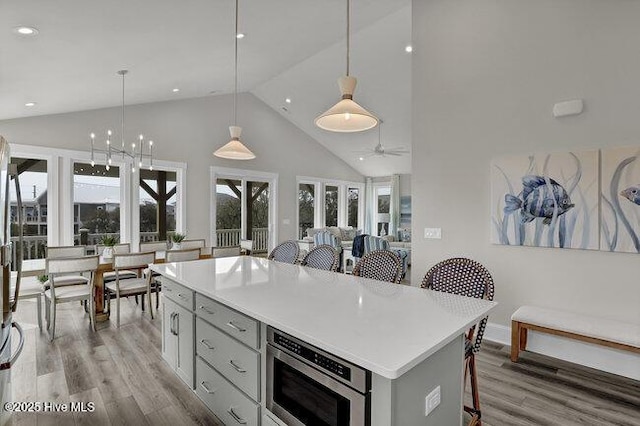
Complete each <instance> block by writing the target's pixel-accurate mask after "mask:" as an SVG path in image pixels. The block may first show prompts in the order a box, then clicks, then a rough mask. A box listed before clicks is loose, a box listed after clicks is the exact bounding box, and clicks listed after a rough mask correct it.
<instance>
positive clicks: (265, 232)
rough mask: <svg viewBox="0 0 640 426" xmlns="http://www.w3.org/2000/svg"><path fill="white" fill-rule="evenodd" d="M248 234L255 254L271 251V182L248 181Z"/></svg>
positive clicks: (247, 237)
mask: <svg viewBox="0 0 640 426" xmlns="http://www.w3.org/2000/svg"><path fill="white" fill-rule="evenodd" d="M246 186H247V203H246V206H247V208H246V215H245V217H246V218H247V219H246V220H247V224H246V227H245V229H246V234H245V239H247V240H252V241H253V252H254V253H266V252H268V251H269V182H259V181H247V183H246Z"/></svg>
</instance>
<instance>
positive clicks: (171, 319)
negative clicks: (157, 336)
mask: <svg viewBox="0 0 640 426" xmlns="http://www.w3.org/2000/svg"><path fill="white" fill-rule="evenodd" d="M175 314H176V313H175V312H172V313H171V315H169V331H170V332H171V334H174V332H173V316H174V315H175Z"/></svg>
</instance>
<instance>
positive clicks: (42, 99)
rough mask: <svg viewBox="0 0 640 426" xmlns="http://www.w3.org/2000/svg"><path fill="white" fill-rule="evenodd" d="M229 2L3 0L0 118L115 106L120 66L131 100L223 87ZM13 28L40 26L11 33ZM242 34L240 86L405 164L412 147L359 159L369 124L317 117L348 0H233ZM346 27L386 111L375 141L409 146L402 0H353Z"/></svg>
mask: <svg viewBox="0 0 640 426" xmlns="http://www.w3.org/2000/svg"><path fill="white" fill-rule="evenodd" d="M233 8H234V2H233V1H232V0H181V1H179V2H177V1H175V0H128V1H127V0H109V1H103V2H95V1H91V2H90V1H86V0H58V1H50V0H23V1H14V0H0V119H8V118H17V117H26V116H32V115H44V114H54V113H62V112H71V111H80V110H87V109H95V108H103V107H109V106H115V105H118V104H119V103H120V91H119V88H120V80H119V79H118V76H117V75H116V71H117V70H119V69H129V70H130V75H129V76H128V77H127V92H126V93H127V103H128V104H137V103H147V102H158V101H166V100H174V99H180V98H191V97H199V96H209V95H212V94H214V95H215V94H223V93H229V92H231V91H232V89H233V31H234V30H233V24H234V23H233ZM18 26H30V27H35V28H37V29H38V34H37V35H36V36H32V37H26V36H21V35H18V34H16V33H15V32H14V28H16V27H18ZM240 32H242V33H245V34H246V37H245V38H244V39H242V40H240V41H239V43H240V57H239V67H240V77H239V85H240V91H250V92H252V93H254V94H255V95H256V96H258V97H259V98H261V99H262V100H263V101H264V102H265V103H267V104H268V105H270V106H271V107H273V108H274V109H276V110H278V111H280V112H281V113H282V114H283V116H284V117H285V118H287V119H288V120H290V121H291V122H292V123H294V124H295V125H297V126H298V127H300V128H301V129H302V130H304V131H305V132H307V133H308V134H309V135H311V136H312V137H313V138H315V139H316V140H317V141H318V142H319V143H321V144H323V145H324V146H326V147H327V148H328V149H329V150H331V151H333V152H334V153H335V154H336V155H338V156H339V157H341V158H343V159H345V161H347V162H348V163H349V164H351V165H352V166H353V167H354V168H356V169H357V170H358V171H360V172H361V173H363V174H365V175H372V176H380V175H385V174H390V173H410V156H408V155H405V156H403V157H384V158H383V157H374V158H366V159H365V160H364V161H360V160H359V157H360V155H359V154H358V153H356V152H355V151H359V150H362V149H365V148H373V147H374V146H375V144H376V143H377V141H378V132H377V130H373V131H368V132H364V133H359V134H355V135H354V134H334V133H330V132H326V131H322V130H320V129H318V128H316V127H315V126H314V124H313V119H314V118H315V117H316V116H317V115H318V114H319V113H321V112H323V111H324V110H325V109H327V108H328V107H329V106H331V105H332V104H333V103H335V102H336V101H337V100H338V99H339V91H338V87H337V84H336V79H337V78H338V77H339V76H340V75H342V74H344V70H345V58H344V56H345V46H344V45H345V43H344V34H345V0H322V1H318V0H240ZM352 32H353V38H352V44H351V46H352V54H351V73H352V74H353V75H354V76H356V77H357V78H358V88H357V90H356V94H355V99H356V101H358V102H359V103H361V104H362V105H363V106H365V107H366V108H368V109H370V110H371V111H372V112H374V113H376V114H377V115H379V116H380V117H381V118H383V120H384V122H385V123H384V125H383V127H382V143H383V145H387V146H400V145H402V146H405V147H407V148H410V145H411V143H410V136H411V135H410V127H411V126H410V119H411V117H410V115H411V114H410V103H411V99H410V84H411V75H410V69H411V67H410V61H411V55H410V54H407V53H406V52H405V51H404V48H405V46H406V45H408V44H410V37H411V12H410V1H409V0H352ZM174 88H179V89H180V90H179V92H173V91H172V89H174ZM285 98H290V99H291V101H292V102H291V103H290V104H287V103H285V101H284V100H285ZM27 102H36V103H37V104H36V105H35V106H33V107H26V106H25V104H26V103H27ZM283 106H284V107H285V108H286V110H284V109H283V108H282V107H283Z"/></svg>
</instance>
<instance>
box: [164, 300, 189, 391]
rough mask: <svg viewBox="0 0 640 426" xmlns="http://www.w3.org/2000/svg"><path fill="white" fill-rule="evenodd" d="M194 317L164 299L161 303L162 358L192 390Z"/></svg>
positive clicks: (174, 303) (172, 302) (182, 308)
mask: <svg viewBox="0 0 640 426" xmlns="http://www.w3.org/2000/svg"><path fill="white" fill-rule="evenodd" d="M193 338H194V315H193V312H191V311H190V310H187V309H185V308H184V307H182V306H180V305H178V304H177V303H176V302H174V301H173V300H171V299H169V298H168V297H165V298H164V299H163V302H162V357H163V358H164V359H165V361H167V363H168V364H169V366H171V368H173V369H174V370H175V372H176V374H177V375H178V377H180V378H181V379H182V380H184V382H185V383H186V384H187V385H189V387H190V388H191V389H193V381H194V377H193V371H194V368H193V354H194V347H193Z"/></svg>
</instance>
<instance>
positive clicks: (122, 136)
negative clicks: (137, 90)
mask: <svg viewBox="0 0 640 426" xmlns="http://www.w3.org/2000/svg"><path fill="white" fill-rule="evenodd" d="M126 74H127V73H126V72H124V71H123V72H122V123H121V124H122V126H121V133H120V136H121V138H120V140H121V141H122V150H123V151H124V76H125V75H126Z"/></svg>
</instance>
